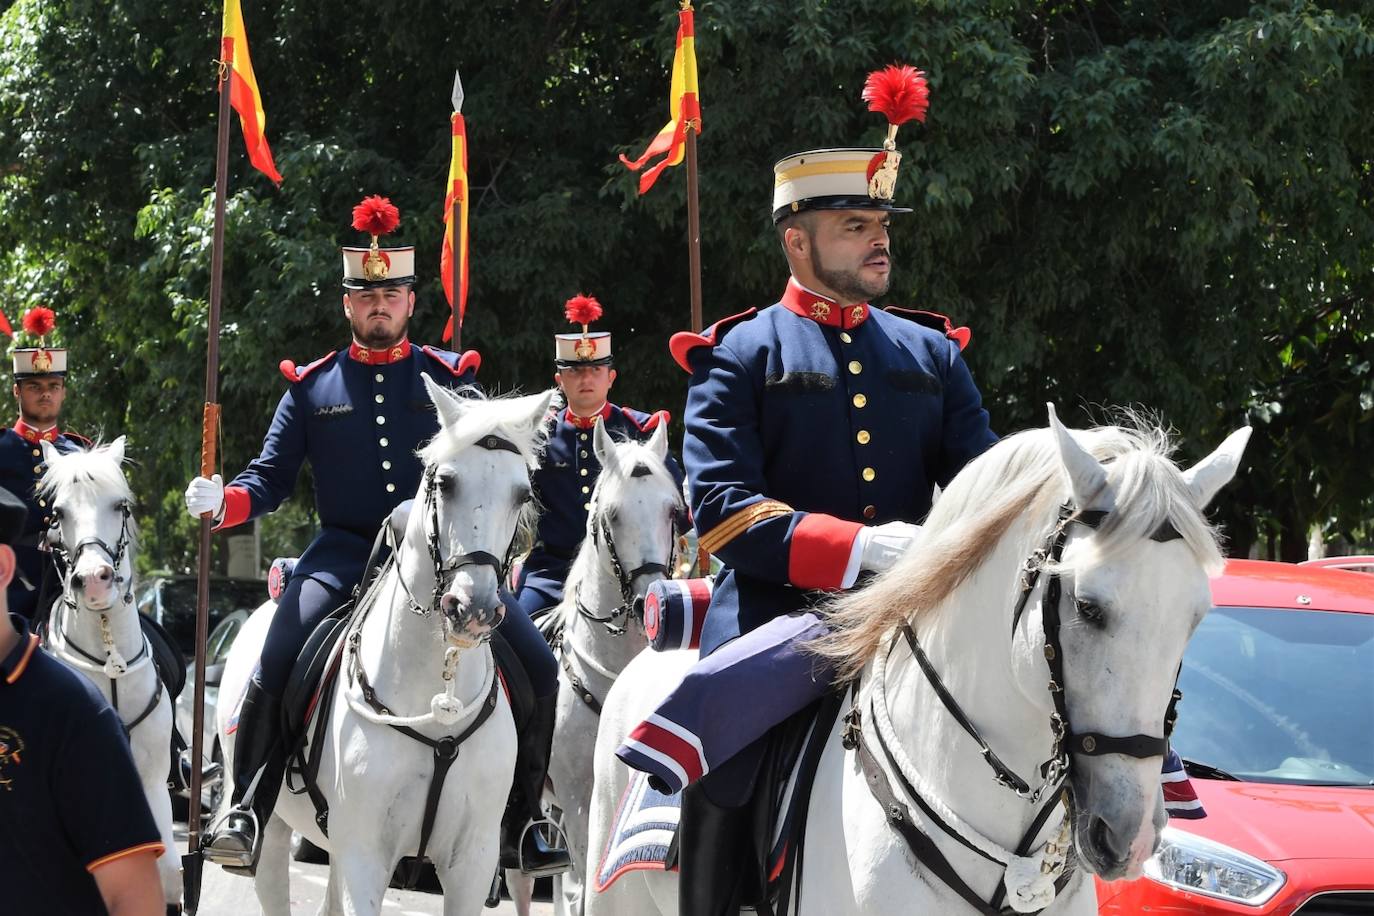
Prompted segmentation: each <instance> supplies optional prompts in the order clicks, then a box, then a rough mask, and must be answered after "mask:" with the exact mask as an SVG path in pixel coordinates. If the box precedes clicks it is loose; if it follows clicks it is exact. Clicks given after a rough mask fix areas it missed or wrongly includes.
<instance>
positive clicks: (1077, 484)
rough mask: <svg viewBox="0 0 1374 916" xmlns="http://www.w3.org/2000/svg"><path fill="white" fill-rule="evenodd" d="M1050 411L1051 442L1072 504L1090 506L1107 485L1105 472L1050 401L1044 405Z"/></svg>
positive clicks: (1081, 507)
mask: <svg viewBox="0 0 1374 916" xmlns="http://www.w3.org/2000/svg"><path fill="white" fill-rule="evenodd" d="M1045 407H1046V408H1047V409H1048V410H1049V413H1050V429H1052V430H1054V438H1055V442H1056V443H1057V444H1058V446H1059V460H1060V461H1062V462H1063V464H1064V470H1065V471H1067V472H1068V474H1069V487H1070V489H1071V490H1072V491H1073V501H1074V505H1075V506H1076V507H1077V508H1079V509H1088V508H1092V502H1093V500H1095V499H1098V498H1099V497H1100V496H1101V495H1102V492H1103V491H1104V490H1105V489H1106V487H1107V471H1106V469H1105V468H1103V467H1102V465H1101V464H1100V463H1099V462H1098V460H1097V459H1096V458H1094V457H1093V456H1092V455H1090V454H1088V450H1087V449H1085V448H1084V447H1083V446H1082V445H1080V444H1079V442H1078V440H1077V439H1075V438H1074V437H1073V433H1071V432H1069V431H1068V430H1067V429H1066V428H1065V427H1064V424H1063V423H1060V422H1059V415H1058V414H1057V413H1056V412H1055V410H1054V405H1053V404H1046V405H1045Z"/></svg>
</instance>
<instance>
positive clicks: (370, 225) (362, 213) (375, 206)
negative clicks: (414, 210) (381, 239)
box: [353, 194, 401, 235]
mask: <svg viewBox="0 0 1374 916" xmlns="http://www.w3.org/2000/svg"><path fill="white" fill-rule="evenodd" d="M400 224H401V211H400V210H397V209H396V205H395V204H393V203H392V202H391V200H390V198H387V197H381V196H378V195H376V194H374V195H373V196H371V197H364V198H363V201H362V203H360V204H358V206H356V207H354V208H353V228H354V229H357V230H358V231H359V232H366V233H368V234H369V235H386V234H387V233H388V232H390V231H392V230H393V229H395V228H396V227H397V226H399V225H400Z"/></svg>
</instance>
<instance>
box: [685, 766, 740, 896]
mask: <svg viewBox="0 0 1374 916" xmlns="http://www.w3.org/2000/svg"><path fill="white" fill-rule="evenodd" d="M748 826H749V808H748V806H745V807H742V808H722V807H720V806H719V805H717V804H716V803H715V802H713V801H711V799H710V798H709V797H708V796H707V794H706V791H705V789H704V788H703V787H702V785H701V783H699V782H698V783H694V784H693V785H690V786H688V787H687V788H686V789H685V790H684V791H683V793H682V813H681V820H680V821H679V823H678V828H677V865H678V883H677V887H678V891H677V901H678V904H677V905H678V912H679V914H680V916H726V914H729V916H735V914H737V913H739V911H740V907H741V906H742V905H743V904H744V902H745V900H744V897H745V886H744V881H745V869H746V867H747V864H748V863H749V862H750V861H751V858H750V854H749V853H750V851H749V848H748V846H749V845H750V844H749V837H748Z"/></svg>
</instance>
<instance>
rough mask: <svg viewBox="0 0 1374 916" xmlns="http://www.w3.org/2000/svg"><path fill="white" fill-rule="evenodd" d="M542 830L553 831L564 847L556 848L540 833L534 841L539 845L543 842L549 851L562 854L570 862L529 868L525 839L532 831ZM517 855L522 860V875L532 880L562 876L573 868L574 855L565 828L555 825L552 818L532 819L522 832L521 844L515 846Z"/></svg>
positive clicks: (536, 834) (546, 836) (535, 836)
mask: <svg viewBox="0 0 1374 916" xmlns="http://www.w3.org/2000/svg"><path fill="white" fill-rule="evenodd" d="M540 828H547V829H549V830H552V831H553V833H554V835H555V837H556V838H557V839H559V840H562V846H561V847H559V846H555V845H554V844H553V843H551V842H549V837H548V835H546V834H541V833H538V832H536V833H535V834H534V841H535V842H536V843H538V842H540V841H541V840H542V841H543V843H544V846H545V848H547V849H549V850H550V851H555V850H557V851H560V852H562V854H563V857H564V858H565V859H567V860H568V861H566V862H564V863H562V864H560V865H546V866H543V867H541V868H535V867H533V866H528V865H527V864H526V863H525V837H527V836H529V835H530V831H532V830H535V831H537V830H538V829H540ZM515 853H516V855H517V856H518V857H519V859H520V873H521V874H523V875H529V876H530V877H531V878H549V877H552V876H553V875H561V874H563V873H564V872H565V871H568V870H569V869H571V868H572V855H571V853H569V852H568V835H567V834H566V833H564V832H563V828H562V827H561V826H559V825H558V824H556V823H554V821H553V820H552V819H551V818H547V817H542V818H540V819H539V820H533V819H531V820H530V821H529V822H528V823H526V824H525V829H524V830H522V831H520V840H519V842H517V843H516V844H515Z"/></svg>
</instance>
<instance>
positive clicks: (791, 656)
mask: <svg viewBox="0 0 1374 916" xmlns="http://www.w3.org/2000/svg"><path fill="white" fill-rule="evenodd" d="M697 581H700V580H688V581H686V582H683V581H676V582H673V581H664V582H657V583H655V584H654V585H653V586H652V587H651V588H650V591H649V595H651V596H655V590H657V594H656V599H657V602H658V607H659V608H660V612H659V616H660V619H662V618H664V617H665V616H666V617H669V618H671V616H672V614H673V613H677V614H678V615H679V619H680V620H684V621H685V620H688V619H691V620H699V619H700V616H701V615H700V614H699V613H697V610H696V605H695V603H694V602H695V598H694V597H693V592H692V589H691V587H690V586H691V585H692V583H693V582H697ZM689 600H690V601H692V602H693V605H692V610H691V611H690V613H691V614H692V616H691V617H690V618H689V617H687V616H686V614H685V613H684V612H683V611H681V610H679V608H681V607H683V606H684V605H685V604H686V603H687V602H688V601H689ZM664 608H666V609H667V611H666V612H665V611H664V610H662V609H664ZM648 620H649V597H648V596H646V598H645V624H646V627H647V626H648ZM661 628H665V627H662V626H661ZM665 629H669V630H670V631H671V632H674V633H678V634H684V633H686V632H689V631H688V630H687V629H686V627H685V626H682V625H680V624H673V623H672V622H671V620H669V623H668V625H667V627H666V628H665ZM826 632H827V627H826V625H825V623H823V622H822V620H821V618H820V616H819V615H818V614H816V613H814V612H812V613H805V614H790V615H785V616H782V617H776V618H774V619H773V620H770V621H768V622H767V623H765V624H764V625H763V626H761V627H759V628H757V629H755V630H752V631H751V632H749V633H746V634H744V635H743V636H741V637H739V638H738V639H735V640H732V641H731V642H729V643H726V644H725V645H723V646H721V647H720V648H719V649H717V650H716V651H715V652H713V653H712V654H711V655H709V656H707V657H706V658H703V659H701V660H700V661H698V662H697V663H696V664H695V665H693V666H692V667H691V669H690V670H688V672H687V673H686V674H685V675H684V676H683V678H682V682H681V683H679V684H678V685H677V687H675V688H674V689H673V691H672V693H670V694H669V695H668V698H667V699H665V700H664V701H663V702H662V703H661V704H660V705H659V707H658V708H657V709H656V710H654V712H653V713H652V714H651V715H650V716H649V717H648V718H647V719H645V720H644V721H643V722H640V723H639V724H638V725H636V726H635V727H634V728H633V729H632V730H631V731H630V733H629V734H628V735H627V736H626V737H625V741H624V742H623V743H622V744H621V745H620V747H619V748H618V749H617V750H616V756H617V757H619V758H620V759H621V760H622V761H623V762H624V763H625V764H626V765H627V766H629V767H631V768H632V769H636V770H641V771H643V772H644V773H647V774H648V776H649V784H650V785H651V786H652V787H653V788H654V789H656V790H657V791H659V792H662V793H664V794H673V793H676V792H680V791H682V789H683V788H684V787H686V786H687V785H690V784H691V783H693V782H695V781H696V780H698V779H700V778H701V777H702V776H705V775H706V774H707V773H709V772H711V770H712V769H719V768H721V767H722V765H723V764H725V763H726V762H727V761H729V760H731V759H732V758H734V757H735V756H736V755H737V754H740V753H741V752H743V751H745V750H746V749H748V748H750V747H751V746H753V745H754V744H755V743H756V742H758V741H759V740H760V739H762V738H763V737H764V736H765V735H766V734H767V733H768V731H769V729H771V728H772V727H773V726H775V725H777V724H778V723H780V722H782V721H784V720H785V719H787V718H788V717H789V716H791V715H793V714H794V713H797V712H800V711H801V710H803V709H805V708H806V707H807V706H809V705H811V704H812V703H814V702H815V701H816V700H818V699H820V698H821V697H822V696H824V695H825V693H826V691H828V690H829V689H830V687H831V683H832V681H833V677H834V673H833V670H832V668H831V667H830V665H829V663H828V662H827V661H826V660H825V659H822V658H820V657H818V656H816V655H814V654H813V653H811V652H809V651H808V650H807V649H806V648H805V647H806V645H807V644H808V643H809V642H811V641H812V640H814V639H817V638H818V637H820V636H822V635H824V634H825V633H826ZM697 634H698V636H699V635H700V625H699V624H697ZM651 638H653V637H652V636H651ZM678 638H679V639H680V638H681V637H678ZM663 645H664V646H665V647H667V648H676V647H677V646H676V645H673V644H672V643H671V640H667V639H665V640H664V641H663ZM655 648H659V646H658V645H655ZM746 697H747V698H748V701H747V702H741V698H746ZM736 769H739V770H740V771H741V773H742V777H741V779H742V781H743V782H747V781H748V780H749V777H750V774H751V772H752V771H751V770H750V769H749V768H748V767H739V768H736ZM726 775H727V774H726V773H724V772H722V773H721V776H726ZM733 781H734V780H729V779H727V782H733ZM1160 782H1161V785H1162V787H1163V790H1164V798H1165V806H1166V808H1167V810H1168V812H1169V815H1170V816H1171V817H1184V818H1200V817H1205V816H1206V812H1205V811H1203V809H1202V804H1201V802H1199V801H1198V798H1197V794H1196V792H1194V791H1193V787H1192V784H1191V782H1189V780H1188V774H1187V773H1186V772H1185V771H1184V769H1183V765H1182V762H1181V761H1180V760H1179V757H1178V755H1177V754H1175V753H1174V752H1173V751H1172V750H1171V751H1170V752H1169V754H1168V756H1167V757H1166V758H1165V760H1164V765H1163V771H1162V773H1161V775H1160ZM747 788H748V787H747V785H740V786H716V787H715V788H714V789H713V792H712V794H713V795H718V796H721V797H724V796H729V795H732V794H736V793H735V792H734V791H733V790H735V789H738V790H739V791H740V792H747ZM718 800H719V799H718Z"/></svg>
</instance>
